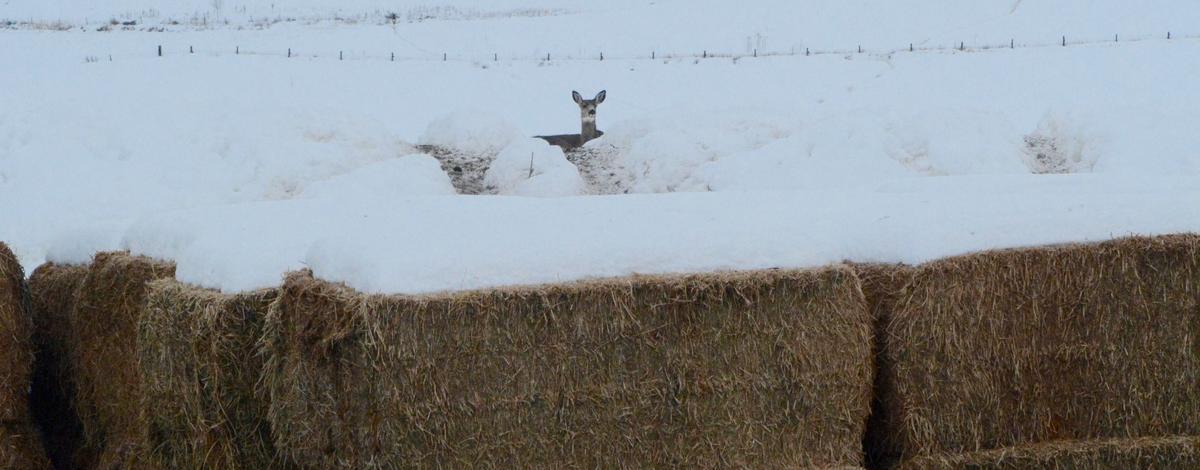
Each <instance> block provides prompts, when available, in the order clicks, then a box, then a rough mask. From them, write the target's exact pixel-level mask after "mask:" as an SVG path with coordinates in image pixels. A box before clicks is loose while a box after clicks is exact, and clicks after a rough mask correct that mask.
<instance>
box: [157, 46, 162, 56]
mask: <svg viewBox="0 0 1200 470" xmlns="http://www.w3.org/2000/svg"><path fill="white" fill-rule="evenodd" d="M158 56H159V57H162V45H159V46H158Z"/></svg>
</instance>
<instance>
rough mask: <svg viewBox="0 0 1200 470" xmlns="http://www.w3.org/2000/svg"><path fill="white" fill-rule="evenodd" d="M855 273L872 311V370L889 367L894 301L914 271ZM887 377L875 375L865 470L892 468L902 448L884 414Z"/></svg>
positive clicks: (894, 268)
mask: <svg viewBox="0 0 1200 470" xmlns="http://www.w3.org/2000/svg"><path fill="white" fill-rule="evenodd" d="M853 266H854V271H855V273H856V274H857V275H858V278H859V280H860V281H861V282H862V291H863V297H864V298H865V299H866V301H867V306H868V308H869V309H870V311H871V317H872V319H873V321H874V334H875V350H874V356H873V357H874V359H875V370H880V369H888V368H891V367H892V366H891V364H889V363H888V361H887V360H888V354H887V347H888V338H887V334H886V330H887V324H888V322H889V321H890V319H891V314H892V311H893V310H894V309H895V305H896V302H897V300H899V298H900V296H901V295H902V293H903V290H904V287H906V286H907V285H908V283H909V281H911V280H912V274H913V272H914V270H915V269H914V268H913V267H912V266H908V265H904V264H855V265H853ZM890 378H891V377H890V376H889V375H887V374H878V373H877V374H875V386H874V391H875V393H874V395H873V396H872V398H871V416H870V418H869V419H868V420H867V430H866V434H865V435H864V436H863V451H864V453H865V457H866V466H867V467H868V468H893V467H895V465H896V464H897V463H898V462H899V460H900V456H901V453H902V451H903V449H902V448H901V443H899V442H896V440H895V439H893V436H894V434H895V433H893V432H891V429H892V428H893V427H894V426H895V424H893V420H895V419H896V417H895V416H894V415H889V414H888V413H887V407H886V406H884V397H885V396H887V395H888V394H890V393H892V392H891V391H892V389H893V385H892V384H891V383H890V382H889V379H890Z"/></svg>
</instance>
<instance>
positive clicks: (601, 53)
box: [600, 51, 604, 62]
mask: <svg viewBox="0 0 1200 470" xmlns="http://www.w3.org/2000/svg"><path fill="white" fill-rule="evenodd" d="M600 61H601V62H604V51H600Z"/></svg>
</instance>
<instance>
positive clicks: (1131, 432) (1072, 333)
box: [881, 235, 1200, 458]
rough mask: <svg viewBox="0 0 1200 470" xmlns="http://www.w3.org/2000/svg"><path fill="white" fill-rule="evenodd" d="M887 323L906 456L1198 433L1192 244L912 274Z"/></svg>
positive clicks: (1076, 251)
mask: <svg viewBox="0 0 1200 470" xmlns="http://www.w3.org/2000/svg"><path fill="white" fill-rule="evenodd" d="M901 297H902V298H901V299H900V301H899V302H898V304H897V305H896V307H895V311H894V312H893V313H892V316H891V320H890V322H889V324H888V326H887V331H886V335H885V338H886V339H885V342H886V343H887V348H886V350H887V355H888V357H887V361H888V364H889V367H885V368H883V369H881V373H883V374H886V375H889V377H887V382H888V383H890V384H892V386H893V389H892V390H890V391H888V394H889V395H888V396H887V397H885V407H886V411H887V412H888V413H889V414H892V417H891V418H889V420H890V422H891V423H895V424H896V425H895V426H893V427H892V429H891V431H892V432H894V433H895V436H894V440H895V441H896V442H899V443H901V445H902V448H903V451H904V455H905V457H906V458H912V457H917V456H920V455H934V454H938V455H950V454H959V453H967V452H976V451H984V450H988V449H1002V448H1009V447H1014V446H1017V447H1019V446H1023V445H1030V444H1036V443H1043V442H1052V441H1061V440H1093V439H1105V438H1123V437H1130V436H1198V435H1200V236H1196V235H1177V236H1164V237H1156V238H1140V237H1139V238H1127V239H1121V240H1114V241H1110V242H1105V243H1099V244H1091V245H1066V246H1054V247H1046V248H1031V249H1019V250H1002V251H994V252H986V253H980V254H973V255H966V256H961V257H955V258H949V259H945V260H941V261H936V262H932V263H929V264H927V265H924V266H921V267H920V268H918V269H917V271H916V272H915V274H914V276H913V279H912V281H911V282H910V284H909V285H908V287H907V288H906V289H905V290H904V293H903V295H902V296H901Z"/></svg>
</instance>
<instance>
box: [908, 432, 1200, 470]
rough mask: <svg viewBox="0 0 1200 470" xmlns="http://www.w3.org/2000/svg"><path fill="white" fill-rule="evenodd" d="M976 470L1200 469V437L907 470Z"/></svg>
mask: <svg viewBox="0 0 1200 470" xmlns="http://www.w3.org/2000/svg"><path fill="white" fill-rule="evenodd" d="M959 468H971V469H978V470H1025V469H1029V470H1033V469H1043V468H1054V469H1063V470H1066V469H1080V470H1095V469H1112V470H1124V469H1129V468H1156V469H1163V470H1170V469H1178V470H1191V469H1195V468H1200V437H1145V438H1133V439H1103V440H1093V441H1056V442H1049V443H1042V444H1034V445H1028V446H1021V447H1009V448H1004V449H994V450H986V451H980V452H970V453H965V454H955V455H930V456H922V457H918V458H915V459H912V460H910V461H908V462H907V463H905V465H904V466H903V467H902V470H910V469H911V470H924V469H930V470H937V469H947V470H950V469H959Z"/></svg>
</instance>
